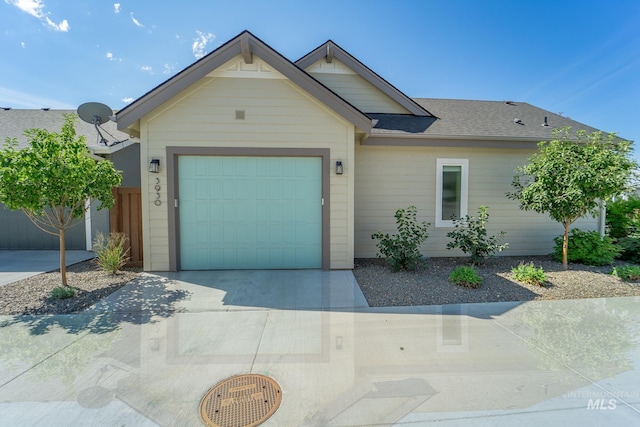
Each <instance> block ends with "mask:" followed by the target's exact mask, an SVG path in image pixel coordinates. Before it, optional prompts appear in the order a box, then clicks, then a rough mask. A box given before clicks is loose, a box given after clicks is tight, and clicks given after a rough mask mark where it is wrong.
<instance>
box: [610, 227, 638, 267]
mask: <svg viewBox="0 0 640 427" xmlns="http://www.w3.org/2000/svg"><path fill="white" fill-rule="evenodd" d="M616 243H617V245H618V248H619V249H620V254H618V258H619V259H621V260H624V261H630V262H633V263H636V264H638V263H640V235H638V234H635V235H631V236H626V237H620V238H619V239H618V240H617V241H616Z"/></svg>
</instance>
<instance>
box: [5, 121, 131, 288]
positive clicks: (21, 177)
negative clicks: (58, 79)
mask: <svg viewBox="0 0 640 427" xmlns="http://www.w3.org/2000/svg"><path fill="white" fill-rule="evenodd" d="M74 121H75V116H74V115H71V114H68V115H65V119H64V124H63V125H62V129H61V130H60V132H50V131H48V130H45V129H28V130H26V131H25V133H24V134H25V135H26V137H27V139H28V142H29V146H28V147H25V148H23V149H20V148H19V147H18V142H17V140H16V139H15V138H14V139H10V138H7V140H6V143H5V144H4V146H3V149H2V150H0V202H2V203H3V204H4V205H6V206H7V207H8V208H9V209H13V210H17V209H21V210H22V211H23V212H24V213H25V214H26V215H27V217H28V218H29V219H30V220H31V221H32V222H33V223H34V224H35V225H36V227H38V228H39V229H40V230H42V231H44V232H46V233H49V234H52V235H55V236H58V238H59V241H60V273H61V279H62V285H63V286H68V285H67V274H66V257H65V232H66V231H67V230H68V229H69V228H71V227H72V226H73V225H75V224H76V223H78V222H79V219H80V218H82V217H83V216H84V213H85V211H86V210H87V209H89V204H88V203H87V200H99V201H100V206H99V208H98V209H104V208H108V209H110V208H111V207H113V204H114V198H113V195H112V192H111V189H112V188H113V187H115V186H117V185H119V184H120V181H121V179H122V176H121V173H120V172H119V171H117V170H115V169H114V167H113V164H112V163H111V162H110V161H108V160H103V161H96V160H94V159H92V158H91V157H90V156H89V150H88V149H87V145H86V144H85V138H84V136H76V131H75V127H74Z"/></svg>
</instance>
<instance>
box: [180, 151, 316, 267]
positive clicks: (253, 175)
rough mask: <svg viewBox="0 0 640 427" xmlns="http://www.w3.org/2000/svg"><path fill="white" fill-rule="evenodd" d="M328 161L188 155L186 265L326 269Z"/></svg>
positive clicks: (183, 221)
mask: <svg viewBox="0 0 640 427" xmlns="http://www.w3.org/2000/svg"><path fill="white" fill-rule="evenodd" d="M321 164H322V160H321V159H320V158H289V157H285V158H278V157H269V158H261V157H201V158H197V159H194V158H192V157H191V156H184V157H182V156H181V157H180V158H179V194H180V199H181V201H180V224H179V226H180V230H181V233H180V236H181V238H180V246H181V268H182V269H235V268H319V267H320V266H321V264H322V206H321V204H320V200H321V194H322V182H321V173H322V169H321ZM194 165H196V166H194ZM189 166H191V168H189ZM189 198H191V199H194V200H188V199H189ZM185 199H187V200H185ZM196 200H197V204H194V201H196ZM194 208H195V209H194ZM203 226H205V228H206V230H207V232H203V228H202V227H203ZM192 246H194V247H192ZM194 251H195V252H194ZM195 254H197V255H195Z"/></svg>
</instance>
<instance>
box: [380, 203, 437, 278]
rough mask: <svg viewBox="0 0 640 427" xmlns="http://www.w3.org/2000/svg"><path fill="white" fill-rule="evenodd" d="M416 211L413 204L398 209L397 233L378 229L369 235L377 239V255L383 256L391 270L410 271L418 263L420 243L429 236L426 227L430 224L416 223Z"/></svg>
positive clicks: (396, 216) (420, 255)
mask: <svg viewBox="0 0 640 427" xmlns="http://www.w3.org/2000/svg"><path fill="white" fill-rule="evenodd" d="M417 212H418V210H417V208H416V207H415V206H409V207H408V208H407V209H406V210H405V209H398V210H397V211H396V214H395V218H396V224H397V227H398V234H394V235H393V236H390V235H389V234H383V233H382V231H378V232H377V233H375V234H372V235H371V238H372V239H378V240H379V242H378V243H377V244H376V247H377V248H378V250H379V253H378V257H382V256H384V258H385V259H386V260H387V263H388V264H389V266H390V267H391V270H393V271H399V270H401V269H405V270H410V271H412V270H415V269H416V268H417V267H418V264H419V263H420V260H421V258H422V254H421V253H420V245H422V244H423V243H424V242H425V240H427V238H428V237H429V234H428V233H427V228H428V227H429V225H430V224H429V223H427V222H424V221H423V222H421V223H418V220H417V219H416V216H417Z"/></svg>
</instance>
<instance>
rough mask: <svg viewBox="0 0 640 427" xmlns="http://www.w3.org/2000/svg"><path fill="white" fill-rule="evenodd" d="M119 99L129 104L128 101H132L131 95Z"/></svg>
mask: <svg viewBox="0 0 640 427" xmlns="http://www.w3.org/2000/svg"><path fill="white" fill-rule="evenodd" d="M121 101H122V102H124V103H127V104H129V103H131V102H133V98H131V97H128V98H122V100H121Z"/></svg>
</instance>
